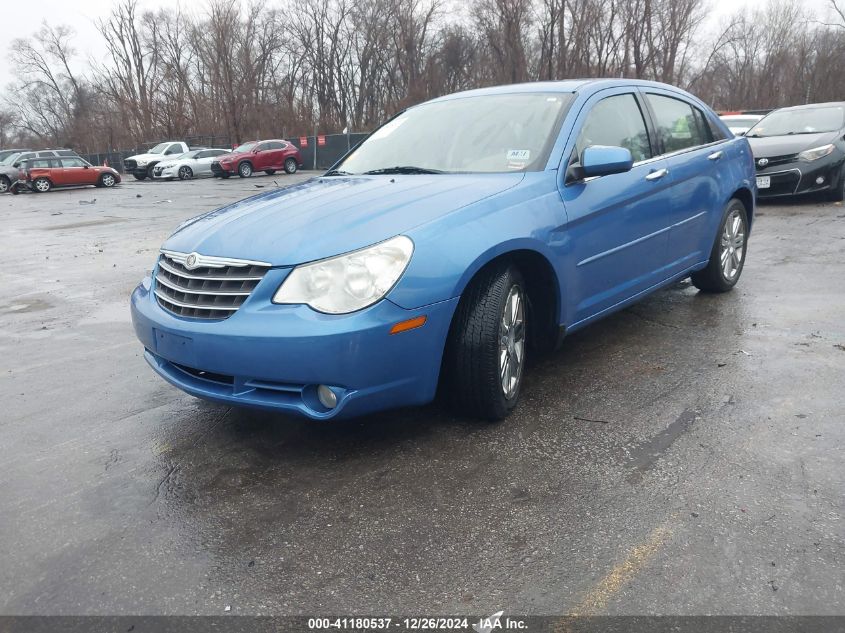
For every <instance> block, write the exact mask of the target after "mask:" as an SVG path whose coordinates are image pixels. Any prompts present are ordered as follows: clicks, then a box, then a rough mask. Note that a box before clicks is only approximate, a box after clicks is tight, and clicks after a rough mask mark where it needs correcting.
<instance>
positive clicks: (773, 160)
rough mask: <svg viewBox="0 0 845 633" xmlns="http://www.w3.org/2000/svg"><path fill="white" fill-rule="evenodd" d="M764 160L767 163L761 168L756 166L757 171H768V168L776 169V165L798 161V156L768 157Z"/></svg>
mask: <svg viewBox="0 0 845 633" xmlns="http://www.w3.org/2000/svg"><path fill="white" fill-rule="evenodd" d="M765 158H766V160H768V161H769V162H768V163H766V164H765V165H763V166H762V167H761V166H760V165H759V164H757V171H762V170H763V169H769V168H770V167H776V166H777V165H786V164H787V163H794V162H795V161H797V160H798V154H783V155H782V156H768V157H765ZM757 160H759V158H757ZM755 164H756V163H755Z"/></svg>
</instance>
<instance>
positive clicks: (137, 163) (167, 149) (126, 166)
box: [123, 141, 191, 180]
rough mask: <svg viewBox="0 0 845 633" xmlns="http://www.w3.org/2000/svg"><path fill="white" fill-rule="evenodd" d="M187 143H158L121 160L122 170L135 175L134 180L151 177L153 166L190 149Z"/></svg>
mask: <svg viewBox="0 0 845 633" xmlns="http://www.w3.org/2000/svg"><path fill="white" fill-rule="evenodd" d="M190 149H191V148H190V147H188V144H187V143H183V142H182V141H165V142H164V143H159V144H158V145H156V146H155V147H153V148H152V149H150V151H148V152H145V153H144V154H135V155H134V156H129V157H127V158H125V159H124V160H123V171H125V172H126V173H127V174H132V175H133V176H135V178H136V180H144V179H145V178H149V179H150V180H152V179H153V168H154V167H155V166H156V165H158V163H159V162H161V161H162V160H163V159H165V158H167V157H168V156H169V157H172V158H175V157H176V156H181V155H182V154H184V153H185V152H188V151H190Z"/></svg>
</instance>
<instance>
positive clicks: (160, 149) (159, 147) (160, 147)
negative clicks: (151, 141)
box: [147, 143, 170, 154]
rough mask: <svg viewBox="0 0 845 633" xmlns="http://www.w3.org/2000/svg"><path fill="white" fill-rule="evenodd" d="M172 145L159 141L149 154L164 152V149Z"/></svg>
mask: <svg viewBox="0 0 845 633" xmlns="http://www.w3.org/2000/svg"><path fill="white" fill-rule="evenodd" d="M168 147H170V143H159V144H158V145H156V146H155V147H154V148H152V149H151V150H150V151H149V152H147V154H162V153H164V150H166V149H167V148H168Z"/></svg>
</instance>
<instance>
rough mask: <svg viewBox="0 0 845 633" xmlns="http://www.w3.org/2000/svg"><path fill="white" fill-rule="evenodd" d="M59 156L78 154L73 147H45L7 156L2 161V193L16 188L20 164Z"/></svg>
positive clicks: (0, 182) (0, 191) (0, 164)
mask: <svg viewBox="0 0 845 633" xmlns="http://www.w3.org/2000/svg"><path fill="white" fill-rule="evenodd" d="M58 156H76V152H74V151H73V150H72V149H44V150H39V151H37V152H32V151H29V150H27V151H24V152H15V153H13V154H10V155H9V156H7V157H6V159H5V160H4V161H3V163H0V193H6V192H7V191H11V190H13V189H14V185H15V184H16V183H17V181H18V178H19V176H20V166H21V165H22V164H23V163H25V162H26V161H27V160H30V159H32V158H38V157H41V158H55V157H58Z"/></svg>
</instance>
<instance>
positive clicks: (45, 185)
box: [35, 178, 50, 193]
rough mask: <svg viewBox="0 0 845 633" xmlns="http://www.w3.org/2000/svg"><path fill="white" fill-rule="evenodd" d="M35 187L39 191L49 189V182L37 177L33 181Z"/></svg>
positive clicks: (42, 191)
mask: <svg viewBox="0 0 845 633" xmlns="http://www.w3.org/2000/svg"><path fill="white" fill-rule="evenodd" d="M35 188H36V189H38V191H40V192H41V193H44V192H47V191H50V183H49V182H48V181H47V180H45V179H44V178H39V179H38V180H36V181H35Z"/></svg>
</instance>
